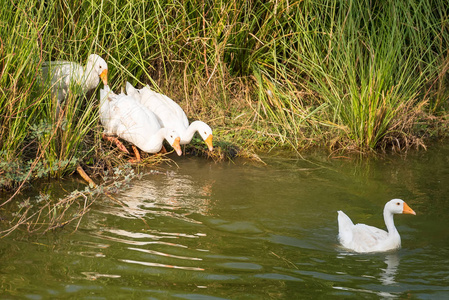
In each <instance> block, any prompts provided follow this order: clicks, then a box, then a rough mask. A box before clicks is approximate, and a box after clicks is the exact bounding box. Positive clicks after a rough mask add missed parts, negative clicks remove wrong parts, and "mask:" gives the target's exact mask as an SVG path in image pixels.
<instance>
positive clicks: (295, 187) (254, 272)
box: [0, 146, 449, 299]
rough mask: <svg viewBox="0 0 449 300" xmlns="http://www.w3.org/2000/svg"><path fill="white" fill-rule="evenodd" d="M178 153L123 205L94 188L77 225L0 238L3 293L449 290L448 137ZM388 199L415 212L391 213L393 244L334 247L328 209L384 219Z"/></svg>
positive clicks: (273, 294)
mask: <svg viewBox="0 0 449 300" xmlns="http://www.w3.org/2000/svg"><path fill="white" fill-rule="evenodd" d="M175 159H176V163H177V166H176V165H170V166H163V167H162V170H161V172H157V173H152V174H149V175H146V176H144V177H143V178H142V179H141V180H135V181H133V182H132V184H131V187H130V188H129V189H127V190H124V191H123V192H121V193H119V194H117V195H115V196H116V198H117V199H120V200H121V201H122V202H124V203H125V204H126V206H124V207H122V206H120V205H117V204H116V203H112V202H111V201H109V200H108V198H104V199H99V200H97V202H96V203H95V205H94V207H93V208H92V210H91V211H90V213H89V214H88V215H86V216H85V217H84V218H83V220H82V222H81V224H80V226H79V229H78V230H77V231H76V232H74V231H73V229H74V226H75V225H71V226H67V227H66V228H64V230H62V231H58V232H55V233H50V234H46V235H45V236H41V237H27V236H25V237H24V236H23V235H20V236H19V235H11V236H8V237H6V238H4V239H2V240H1V241H0V256H1V268H0V274H1V276H0V280H1V282H0V290H1V292H2V294H1V298H2V299H16V298H20V299H50V298H57V299H79V298H87V299H117V298H129V299H304V298H306V299H307V298H313V299H320V298H326V299H328V298H335V299H340V298H356V299H360V298H364V299H379V298H385V299H390V298H401V299H402V298H407V299H442V298H449V287H448V282H449V267H448V266H447V263H446V261H447V257H449V239H448V235H449V234H448V230H447V224H448V222H447V219H448V217H447V216H448V214H449V201H448V200H447V195H448V189H449V188H448V184H447V182H449V148H448V147H445V146H438V147H435V148H434V149H433V150H429V151H427V152H424V151H421V152H417V153H409V154H408V155H407V157H399V156H394V157H386V158H382V159H367V160H364V161H363V162H360V161H358V160H356V159H338V160H336V159H329V158H328V157H326V156H324V155H318V154H317V155H309V156H307V157H306V159H301V158H286V157H274V156H270V157H263V159H264V161H265V162H266V163H267V165H262V164H256V163H251V162H246V161H242V160H237V161H236V162H233V163H230V162H225V163H214V162H212V161H209V160H206V159H203V158H193V157H182V158H175ZM54 185H55V186H61V185H62V186H63V185H64V183H61V182H58V183H54ZM55 188H56V187H55ZM35 193H37V191H35ZM392 198H402V199H404V200H405V201H406V202H407V203H408V204H409V205H410V206H411V207H412V208H413V209H414V210H415V211H416V213H417V215H416V216H411V215H398V216H395V223H396V226H397V228H398V230H399V232H400V234H401V237H402V249H400V250H398V251H394V252H389V253H379V254H354V253H351V252H349V251H346V250H345V249H342V248H341V247H339V246H338V243H337V239H336V235H337V212H336V211H337V210H343V211H344V212H346V213H347V214H348V215H349V216H350V217H351V218H352V220H353V221H354V222H356V223H357V222H360V223H366V224H369V225H373V226H377V227H381V228H384V223H383V219H382V209H383V206H384V204H385V203H386V202H387V201H388V200H390V199H392Z"/></svg>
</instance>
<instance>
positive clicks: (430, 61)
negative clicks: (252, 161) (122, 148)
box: [0, 0, 449, 181]
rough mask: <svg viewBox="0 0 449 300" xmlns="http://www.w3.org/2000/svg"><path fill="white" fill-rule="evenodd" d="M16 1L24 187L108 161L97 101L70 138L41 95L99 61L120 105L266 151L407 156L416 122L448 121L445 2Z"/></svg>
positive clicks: (15, 91) (5, 60) (19, 158)
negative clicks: (339, 150)
mask: <svg viewBox="0 0 449 300" xmlns="http://www.w3.org/2000/svg"><path fill="white" fill-rule="evenodd" d="M5 1H6V4H7V5H3V9H2V10H1V12H0V16H1V20H2V21H1V22H2V23H1V24H2V26H0V38H1V40H0V41H1V43H0V51H1V56H0V57H1V58H0V66H1V73H0V87H1V89H2V93H1V94H0V122H1V125H2V126H1V128H0V148H1V149H0V151H1V155H2V164H1V168H2V170H3V172H5V174H6V173H8V174H12V173H11V172H12V171H11V170H10V169H8V167H10V166H12V164H11V163H10V162H17V163H18V164H19V165H22V166H23V167H22V171H21V173H20V172H18V173H17V172H16V173H14V174H16V175H17V176H16V177H17V178H16V179H19V178H21V179H23V178H24V177H26V176H35V175H36V174H39V175H45V174H49V175H51V176H61V175H64V174H68V173H70V172H73V170H74V169H75V165H76V164H77V163H80V162H81V163H82V162H83V160H86V159H92V156H94V155H96V156H98V155H100V156H101V155H102V154H101V152H99V151H98V149H101V147H100V140H101V139H100V138H99V136H100V134H101V127H100V126H99V125H98V121H97V120H98V116H97V108H98V96H97V92H98V91H94V92H93V93H92V94H89V95H86V96H83V95H79V94H77V93H72V94H71V95H70V96H69V98H68V99H67V101H66V102H67V103H66V106H65V109H66V123H65V124H63V126H62V127H63V128H64V129H65V130H60V127H57V126H56V127H55V123H57V121H58V120H56V119H54V118H53V115H54V114H53V113H54V109H55V108H54V101H53V99H52V98H51V95H50V92H49V89H46V88H42V86H41V85H39V83H38V82H39V80H38V78H39V69H40V66H41V64H42V62H43V61H45V60H70V61H76V62H79V63H82V64H84V63H85V60H86V58H87V56H88V55H89V54H90V53H97V54H99V55H100V56H102V57H103V58H105V59H106V60H107V62H108V64H109V78H110V80H109V81H110V82H111V84H112V87H113V89H115V90H116V91H119V90H120V88H121V87H123V86H124V83H125V81H127V80H128V81H131V82H132V83H133V84H138V85H140V84H149V85H150V86H151V87H152V88H154V89H156V90H160V91H161V92H163V93H165V94H167V95H168V96H170V97H172V98H173V99H175V100H176V101H178V102H180V103H181V105H182V106H183V108H185V110H186V111H187V113H188V115H189V117H190V118H192V119H195V118H203V119H205V120H206V121H209V123H211V124H212V126H213V127H215V131H216V132H217V133H218V135H217V137H218V139H220V138H221V139H223V140H231V139H232V140H233V141H236V140H238V141H239V142H242V143H245V146H247V147H259V148H264V149H270V148H272V147H288V148H290V149H295V150H298V149H301V148H304V147H308V146H310V145H314V144H321V145H324V144H326V143H327V144H339V145H340V146H342V147H345V146H351V147H356V148H357V149H362V150H377V149H378V148H381V147H388V146H391V144H392V143H394V144H396V145H397V146H400V147H407V146H410V144H408V142H407V141H409V140H410V138H409V137H410V136H414V135H416V134H417V133H416V132H415V131H414V129H415V126H414V124H416V122H417V120H418V118H420V117H422V116H423V115H426V114H433V115H440V114H442V113H444V110H445V108H446V102H447V101H446V100H447V98H448V96H449V93H448V92H447V91H448V89H447V83H448V78H447V70H448V69H449V59H448V57H449V56H448V53H449V52H448V48H449V47H448V41H449V33H448V29H449V28H448V26H449V24H448V21H447V20H448V13H447V5H446V3H445V1H442V0H436V1H429V0H424V1H413V0H412V1H409V0H408V1H387V2H385V3H384V2H382V3H380V2H373V1H368V0H362V1H337V0H314V1H299V0H298V1H296V0H293V1H241V0H232V1H227V2H226V1H214V0H201V1H195V0H187V1H168V0H157V1H144V0H134V1H125V0H103V1H94V0H76V1H69V2H67V1H60V0H50V1H38V0H21V1H12V0H5ZM401 124H402V125H401ZM220 134H222V136H220ZM97 158H98V157H97ZM37 167H39V168H40V173H36V172H37V171H36V170H35V168H37ZM33 169H34V171H33ZM8 170H9V171H8ZM6 171H8V172H6ZM33 172H34V173H33ZM19 173H20V174H21V175H20V174H19ZM24 174H25V175H24ZM27 174H28V175H27ZM32 174H34V175H32ZM19 175H20V176H19ZM11 176H12V175H11ZM13 177H14V176H12V177H11V178H10V179H11V180H12V181H14V180H13V179H14V178H13Z"/></svg>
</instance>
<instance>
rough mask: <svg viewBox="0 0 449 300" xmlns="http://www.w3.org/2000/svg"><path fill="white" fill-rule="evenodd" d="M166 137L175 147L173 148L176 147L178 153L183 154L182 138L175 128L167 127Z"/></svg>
mask: <svg viewBox="0 0 449 300" xmlns="http://www.w3.org/2000/svg"><path fill="white" fill-rule="evenodd" d="M164 138H165V139H166V140H167V142H168V143H169V144H170V145H171V146H172V147H173V149H175V151H176V153H177V154H178V155H179V156H181V155H182V150H181V144H180V142H181V138H180V137H179V134H178V133H177V132H176V131H175V130H172V129H167V130H166V131H165V134H164Z"/></svg>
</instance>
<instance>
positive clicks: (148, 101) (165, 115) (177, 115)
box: [126, 82, 213, 151]
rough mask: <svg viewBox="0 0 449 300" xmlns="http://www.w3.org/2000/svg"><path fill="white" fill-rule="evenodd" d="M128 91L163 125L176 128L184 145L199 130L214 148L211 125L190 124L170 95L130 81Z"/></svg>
mask: <svg viewBox="0 0 449 300" xmlns="http://www.w3.org/2000/svg"><path fill="white" fill-rule="evenodd" d="M126 93H127V94H128V95H130V96H133V97H134V98H136V99H138V100H139V101H140V103H141V104H142V105H144V106H145V107H147V108H148V109H150V110H151V111H152V112H153V113H154V114H155V115H156V117H157V118H158V120H159V122H160V124H161V126H162V127H167V128H173V129H175V130H176V131H177V132H178V133H179V134H180V136H181V144H182V145H185V144H188V143H190V141H191V140H192V138H193V136H194V134H195V132H198V133H199V134H200V136H201V138H202V139H203V140H204V142H205V143H206V145H207V146H208V148H209V150H210V151H212V150H213V145H212V129H211V128H210V126H209V125H207V124H206V123H204V122H202V121H194V122H192V123H191V124H190V125H189V120H188V119H187V115H186V114H185V112H184V110H183V109H182V108H181V106H179V105H178V104H177V103H176V102H175V101H173V100H172V99H170V98H169V97H167V96H165V95H163V94H160V93H156V92H155V91H153V90H151V88H150V87H149V86H148V85H146V86H145V87H143V88H142V89H136V88H135V87H133V86H132V84H131V83H129V82H126Z"/></svg>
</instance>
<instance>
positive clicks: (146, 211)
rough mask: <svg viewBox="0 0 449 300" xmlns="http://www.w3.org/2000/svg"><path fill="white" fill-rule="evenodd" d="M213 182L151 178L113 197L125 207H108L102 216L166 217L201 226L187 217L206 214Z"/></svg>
mask: <svg viewBox="0 0 449 300" xmlns="http://www.w3.org/2000/svg"><path fill="white" fill-rule="evenodd" d="M212 184H213V182H201V183H200V182H195V181H193V180H191V179H190V178H189V176H182V177H181V176H176V177H174V176H170V175H167V176H163V175H154V176H151V177H146V178H144V179H142V180H140V181H136V182H133V183H132V186H131V187H130V188H128V189H127V190H125V191H124V192H123V193H121V194H120V195H119V196H115V198H117V199H118V200H120V201H121V202H122V203H123V204H125V205H124V206H116V205H115V206H109V207H104V209H102V212H103V213H108V214H112V215H116V216H119V217H122V218H142V217H145V216H148V215H155V216H168V217H173V218H176V219H182V220H184V221H188V222H192V223H200V222H198V221H196V220H194V219H192V218H189V217H188V216H189V215H190V214H192V213H197V214H201V215H208V214H209V211H210V196H211V191H212Z"/></svg>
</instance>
